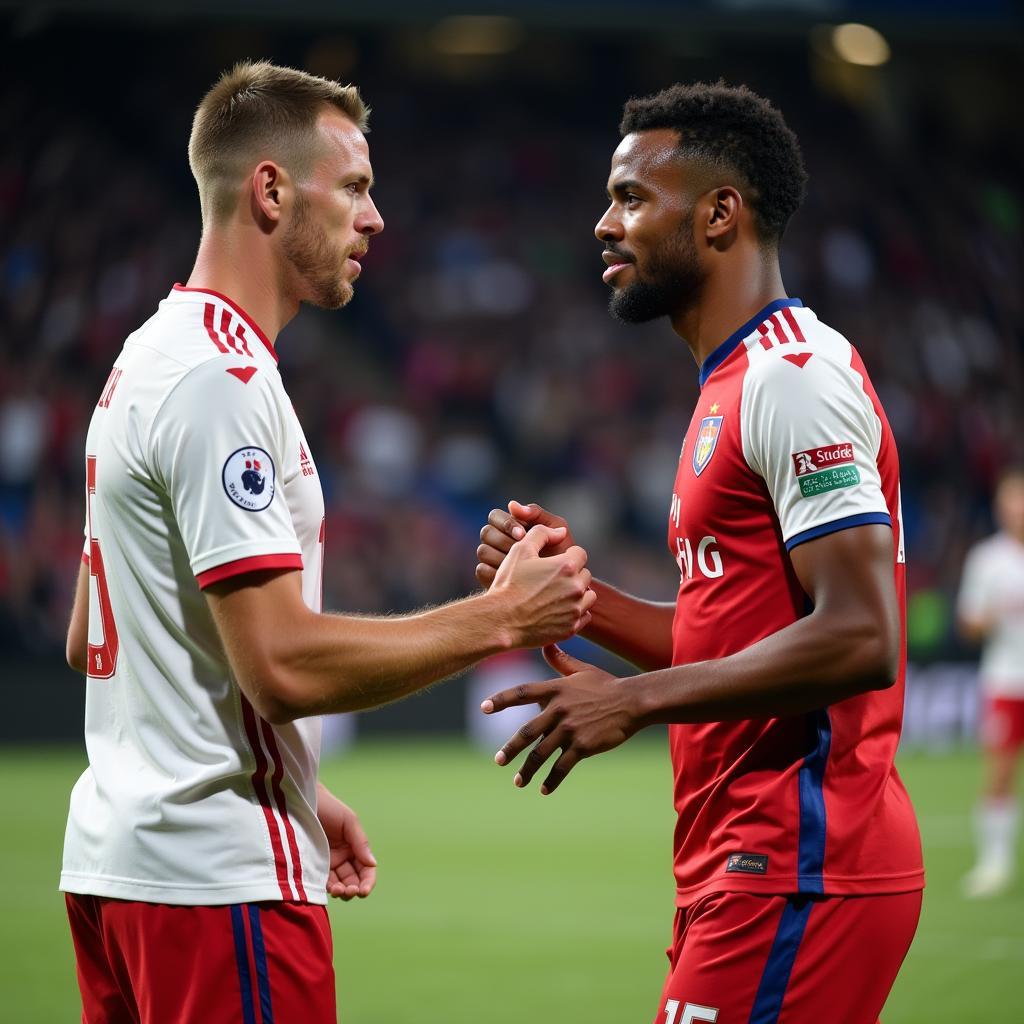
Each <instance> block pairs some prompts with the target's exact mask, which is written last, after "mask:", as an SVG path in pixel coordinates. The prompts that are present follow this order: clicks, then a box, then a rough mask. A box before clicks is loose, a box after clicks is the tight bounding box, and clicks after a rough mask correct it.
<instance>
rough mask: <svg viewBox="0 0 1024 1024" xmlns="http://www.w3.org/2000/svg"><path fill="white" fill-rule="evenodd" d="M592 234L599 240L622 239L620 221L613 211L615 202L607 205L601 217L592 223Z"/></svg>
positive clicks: (616, 240) (613, 240)
mask: <svg viewBox="0 0 1024 1024" xmlns="http://www.w3.org/2000/svg"><path fill="white" fill-rule="evenodd" d="M594 235H595V237H596V238H597V240H598V241H599V242H618V241H621V240H622V237H623V230H622V221H621V220H620V219H619V217H618V216H617V215H616V213H615V204H614V203H612V204H610V205H609V207H608V209H607V210H605V211H604V213H603V214H602V216H601V219H600V220H599V221H598V222H597V224H595V225H594Z"/></svg>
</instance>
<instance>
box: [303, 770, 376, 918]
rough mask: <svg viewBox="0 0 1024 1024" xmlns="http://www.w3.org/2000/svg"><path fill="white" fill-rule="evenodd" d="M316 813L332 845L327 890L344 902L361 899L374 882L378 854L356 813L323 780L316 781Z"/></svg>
mask: <svg viewBox="0 0 1024 1024" xmlns="http://www.w3.org/2000/svg"><path fill="white" fill-rule="evenodd" d="M316 797H317V799H316V816H317V817H318V818H319V819H320V824H321V825H322V826H323V829H324V832H325V833H326V834H327V842H328V843H329V844H330V848H331V859H330V870H329V871H328V874H327V892H328V895H330V896H335V897H337V898H338V899H341V900H345V901H346V902H347V901H348V900H350V899H352V898H353V897H355V896H358V897H359V898H360V899H364V898H365V897H367V896H369V895H370V893H371V892H372V891H373V887H374V886H375V885H376V884H377V858H376V857H374V855H373V853H372V852H371V850H370V842H369V840H368V839H367V838H366V833H365V832H364V831H363V826H362V825H361V824H360V823H359V816H358V815H357V814H356V812H355V811H353V810H352V808H351V807H349V806H348V804H345V803H342V802H341V801H340V800H339V799H338V798H337V797H336V796H335V795H334V794H333V793H332V792H331V791H330V790H329V789H328V788H327V787H326V786H325V785H324V784H323V783H322V782H321V783H319V784H318V785H317V792H316Z"/></svg>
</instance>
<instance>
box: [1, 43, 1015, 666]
mask: <svg viewBox="0 0 1024 1024" xmlns="http://www.w3.org/2000/svg"><path fill="white" fill-rule="evenodd" d="M9 45H10V44H9ZM152 45H153V46H154V47H155V48H156V47H157V46H158V44H157V43H156V41H155V40H153V41H152ZM144 46H145V44H143V48H144ZM272 55H274V56H277V57H278V58H279V59H281V54H280V53H276V54H272ZM289 57H291V59H292V60H293V62H295V63H299V62H301V60H302V56H301V54H299V55H293V54H291V53H285V54H284V58H285V59H288V58H289ZM136 60H137V61H138V60H139V57H138V54H136ZM224 63H227V62H226V61H225V62H224ZM642 63H643V62H642V60H639V59H635V58H634V59H633V60H632V62H631V63H626V62H620V63H619V64H618V65H617V64H616V61H615V60H613V59H609V57H608V56H607V54H606V55H605V56H604V57H599V58H595V59H594V60H593V62H592V63H587V62H586V61H585V60H582V58H581V59H580V60H578V61H577V62H576V63H575V64H574V65H573V66H572V67H571V69H569V70H567V71H566V74H568V75H571V76H572V78H571V84H568V85H565V86H564V87H562V86H557V87H556V86H555V84H554V83H556V82H557V81H558V79H557V77H555V76H554V75H553V74H552V73H551V72H549V73H548V75H549V77H548V78H537V79H534V80H520V79H515V78H512V79H510V78H509V77H502V76H495V77H491V78H486V77H485V78H482V79H480V80H477V81H474V82H473V83H472V84H471V85H469V84H466V83H464V82H460V81H457V80H455V79H452V78H449V79H443V78H438V79H427V78H424V77H422V76H421V77H417V75H416V73H415V72H414V71H411V70H407V71H403V67H402V65H401V63H400V62H398V61H396V60H395V59H393V58H391V59H385V57H384V56H381V58H380V66H379V68H378V69H376V70H375V69H374V68H373V67H371V65H370V62H369V61H368V60H364V61H363V63H361V64H358V65H357V66H356V68H355V71H354V72H353V77H355V78H356V79H357V80H358V81H359V82H360V83H361V85H362V86H363V88H364V92H365V94H366V96H367V98H368V100H369V101H370V103H371V105H372V106H373V108H374V113H373V117H372V120H371V128H372V132H371V135H370V137H369V139H370V145H371V157H372V159H373V163H374V168H375V171H376V174H377V179H378V182H379V184H378V186H377V189H376V191H375V196H376V198H377V199H378V204H379V206H380V209H381V212H382V214H383V217H384V220H385V230H384V233H383V234H382V235H381V236H380V238H379V239H377V240H375V241H374V243H373V244H372V246H371V249H370V252H369V255H368V256H367V257H366V258H365V260H364V262H363V267H364V273H363V276H362V279H361V280H360V282H359V284H358V289H357V290H358V294H357V297H356V299H355V300H354V301H353V303H352V304H351V305H350V306H349V307H348V308H347V309H346V310H344V311H342V312H340V313H331V314H325V313H321V312H318V311H315V310H306V309H304V310H303V311H302V312H301V313H300V314H299V316H298V317H297V318H296V320H295V321H294V322H293V323H292V324H291V325H289V326H288V327H287V328H286V330H285V331H284V333H283V334H282V336H281V338H280V340H279V346H278V351H279V354H280V359H281V370H282V374H283V376H284V379H285V383H286V386H287V388H288V390H289V392H290V394H291V397H292V399H293V402H294V404H295V407H296V409H297V411H298V413H299V416H300V418H301V420H302V422H303V424H304V427H305V430H306V434H307V437H308V438H309V440H310V444H311V447H312V454H313V457H314V459H315V460H316V462H317V466H318V469H319V471H320V476H321V479H322V482H323V485H324V489H325V497H326V500H327V504H328V514H327V545H326V551H327V566H326V571H325V605H326V606H327V607H329V608H333V609H344V610H352V611H360V612H385V611H393V610H402V609H408V608H412V607H415V606H419V605H423V604H427V603H436V602H439V601H444V600H447V599H449V598H452V597H454V596H456V595H458V594H461V593H464V592H466V591H467V590H469V589H472V588H473V587H474V586H475V584H474V580H473V570H474V566H475V561H476V559H475V554H474V549H475V546H476V543H477V539H476V538H477V531H478V530H479V527H480V525H481V524H482V522H483V519H484V517H485V516H486V513H487V511H488V510H489V509H490V508H491V507H492V506H493V505H495V504H499V505H500V504H504V503H505V502H506V501H507V500H508V499H509V498H511V497H514V498H517V499H519V500H522V501H530V500H535V501H540V502H541V503H543V504H545V505H546V506H548V507H550V508H552V509H554V510H557V511H558V512H560V513H561V514H563V515H566V516H567V517H568V518H569V519H570V521H571V522H572V523H573V525H574V529H575V531H576V533H577V535H578V537H579V538H580V540H581V542H582V543H584V544H585V545H586V546H587V547H588V549H589V551H590V554H591V566H592V568H593V569H594V572H595V574H596V575H599V576H602V577H606V578H609V579H611V580H613V581H615V582H617V583H619V584H621V585H622V586H624V587H626V588H627V589H630V590H632V591H634V592H637V593H641V594H644V595H646V596H650V597H661V598H663V599H666V598H671V597H672V596H673V595H674V592H675V587H676V585H677V583H678V575H677V570H676V568H675V565H674V563H673V561H672V559H671V557H670V556H669V554H668V553H667V551H666V550H665V547H664V545H665V529H666V518H667V512H668V495H669V492H670V488H671V482H672V478H673V475H674V470H675V465H676V461H677V458H678V452H679V444H680V441H681V439H682V435H683V432H684V430H685V427H686V424H687V423H688V421H689V417H690V414H691V412H692V408H693V404H694V401H695V397H696V394H697V383H696V368H695V366H694V365H693V361H692V359H691V357H690V354H689V352H688V351H687V350H686V348H685V346H684V345H682V343H681V342H679V340H678V339H677V338H676V337H675V336H674V335H673V334H672V333H671V331H670V329H669V328H668V326H667V324H665V323H660V324H653V325H647V326H645V327H642V328H628V327H624V326H622V325H619V324H617V323H616V322H614V321H613V320H611V318H610V317H609V316H608V315H607V313H606V310H605V303H606V296H605V291H604V286H603V285H602V284H601V281H600V273H601V270H602V266H603V265H602V264H601V262H600V258H599V253H600V246H599V245H598V244H597V242H596V241H595V239H594V238H593V235H592V229H593V225H594V223H595V222H596V220H597V219H598V217H599V216H600V214H601V212H602V210H603V208H604V202H605V199H604V181H605V178H606V176H607V168H608V159H609V156H610V153H611V151H612V149H613V148H614V146H615V144H616V141H617V131H616V125H617V121H618V114H619V109H620V106H621V102H622V101H623V100H624V99H625V98H626V97H627V96H628V95H629V93H630V92H638V91H650V90H653V89H654V88H656V87H658V86H659V85H661V84H667V83H668V82H670V81H671V80H672V78H670V77H665V73H664V69H663V68H660V69H658V73H657V75H655V73H654V72H653V71H652V72H650V73H648V74H646V75H645V74H644V72H643V70H642ZM185 64H188V62H185ZM219 66H224V65H223V64H221V65H219ZM609 66H612V67H616V66H617V67H619V68H620V70H621V71H622V80H621V81H609V80H608V76H607V74H606V72H607V68H608V67H609ZM638 68H639V69H640V70H637V69H638ZM217 69H218V65H216V64H215V63H213V62H212V59H208V63H207V64H205V65H203V64H200V66H199V67H198V68H197V67H195V66H192V65H188V66H182V64H181V63H180V62H179V63H177V64H175V63H174V62H171V63H167V62H161V63H160V75H159V77H158V76H157V75H156V74H155V73H154V72H152V71H150V72H148V73H147V72H146V70H145V68H144V67H142V66H141V65H140V66H139V67H138V68H136V69H135V70H134V71H133V76H132V77H131V79H130V81H131V88H128V89H122V90H120V91H118V90H116V89H114V88H113V87H112V86H111V84H110V80H109V77H108V78H104V77H103V76H102V74H101V73H99V72H97V76H96V78H95V79H89V78H86V77H76V79H75V82H74V85H73V86H72V85H71V84H70V79H69V80H68V81H65V82H64V83H63V87H62V88H56V87H54V85H53V83H52V81H50V80H48V81H47V82H46V83H44V80H43V75H42V73H41V72H40V74H39V76H38V78H35V77H34V76H33V74H32V73H31V71H29V70H24V67H23V73H22V74H20V75H15V76H14V77H13V79H11V78H7V79H5V81H4V84H3V85H2V86H0V99H2V102H0V130H2V132H3V137H4V140H5V143H4V148H3V150H2V156H0V637H2V638H3V640H4V641H5V643H6V644H7V645H8V646H10V645H12V644H13V646H14V648H15V649H20V650H22V651H26V652H40V653H49V652H56V651H59V650H60V649H61V647H62V644H63V635H64V629H65V625H66V620H67V614H68V610H69V601H70V593H71V584H72V581H73V579H74V577H75V574H76V572H77V565H78V561H79V558H80V552H81V547H82V527H83V517H84V463H83V454H82V453H83V443H84V436H85V431H86V428H87V425H88V422H89V417H90V415H91V412H92V409H93V407H94V406H95V403H96V401H97V399H98V397H99V394H100V391H101V389H102V386H103V383H104V381H105V379H106V377H107V374H108V372H109V369H110V366H111V363H112V361H113V360H114V358H115V357H116V355H117V353H118V351H119V349H120V346H121V343H122V341H123V339H124V337H125V336H126V335H127V334H128V333H129V332H131V331H132V330H133V329H134V328H135V327H137V326H138V325H139V324H140V323H141V322H142V321H143V320H145V319H146V318H147V317H148V316H149V315H150V314H151V313H152V312H153V310H154V309H155V306H156V304H157V302H159V300H160V299H161V298H162V297H163V296H164V295H165V294H166V293H167V292H168V291H169V290H170V287H171V285H172V284H173V283H174V282H175V281H184V280H185V279H186V277H187V276H188V273H189V270H190V268H191V263H192V258H193V255H194V252H195V248H196V244H197V241H198V237H199V230H200V224H199V220H198V203H197V202H196V199H195V197H194V195H193V192H192V189H191V181H190V179H189V177H188V170H187V165H186V162H185V147H186V142H187V136H188V127H189V121H190V114H191V110H192V109H193V106H194V104H195V102H197V101H198V99H199V97H200V95H201V93H202V91H203V90H204V89H205V87H206V86H207V85H208V84H210V82H211V81H212V78H213V77H214V76H215V73H216V70H217ZM313 69H314V70H317V68H316V67H314V68H313ZM630 69H633V70H632V71H630ZM673 71H674V73H675V74H676V75H677V76H678V77H684V76H685V77H707V76H708V74H709V71H708V70H707V68H706V67H705V66H704V65H700V66H699V67H697V68H696V69H694V70H693V71H691V69H690V68H688V67H687V66H686V65H685V64H680V65H679V66H678V67H676V68H674V69H673ZM627 72H628V73H627ZM629 73H632V74H633V75H634V77H633V78H630V77H629ZM721 73H723V74H725V77H726V78H727V79H729V80H732V81H737V80H745V81H747V82H748V83H749V84H750V85H751V86H753V87H754V88H759V89H760V90H762V91H764V92H766V93H767V94H769V95H770V96H772V97H773V98H774V99H775V100H776V102H777V103H778V104H779V106H780V107H781V108H782V109H783V112H784V113H785V114H786V116H787V118H788V119H789V120H790V123H791V124H792V125H793V127H794V128H795V129H796V130H797V132H798V134H799V135H800V137H801V140H802V142H803V145H804V149H805V155H806V159H807V164H808V169H809V171H810V175H811V188H810V194H809V196H808V200H807V203H806V206H805V208H804V210H803V211H802V212H801V213H800V214H799V215H798V217H797V218H796V220H795V221H794V223H793V225H792V227H791V229H790V231H789V233H788V235H787V239H786V242H785V245H784V259H783V268H784V275H785V279H786V282H787V286H788V289H789V292H790V294H792V295H798V296H800V297H801V298H803V300H804V302H805V303H806V304H808V305H810V306H812V307H813V308H814V309H815V310H816V311H817V312H818V314H819V316H821V317H822V319H824V320H825V321H827V322H829V323H830V324H832V325H833V326H835V327H836V328H837V329H839V330H840V331H842V332H843V333H844V334H846V335H847V337H849V338H850V340H851V341H853V343H854V344H855V345H857V346H858V348H859V349H860V351H861V353H862V355H863V357H864V360H865V362H866V364H867V366H868V368H869V371H870V372H871V374H872V377H873V379H874V382H875V384H876V387H877V389H878V391H879V393H880V396H881V398H882V401H883V404H884V405H885V407H886V409H887V412H888V415H889V418H890V420H891V422H892V426H893V429H894V431H895V434H896V437H897V440H898V442H899V445H900V454H901V459H902V481H903V485H902V486H903V491H902V494H903V511H904V519H905V529H906V537H907V546H908V566H909V580H910V591H911V597H910V624H911V646H912V650H913V653H914V654H915V656H917V657H918V658H922V659H928V658H932V657H938V656H944V655H948V654H949V653H951V652H953V651H955V641H954V639H953V635H952V631H951V627H950V621H951V615H950V600H951V596H952V595H953V594H954V592H955V588H956V585H957V581H958V574H959V569H960V566H961V563H962V559H963V555H964V551H965V549H966V547H967V546H968V545H969V544H970V543H971V542H972V541H973V540H975V539H976V538H977V537H978V536H980V535H982V534H983V533H985V532H986V531H988V530H989V529H990V528H991V519H990V515H991V512H990V495H991V490H992V484H993V479H994V476H995V475H996V474H997V473H998V471H999V469H1000V467H1001V466H1003V465H1004V464H1006V463H1007V462H1009V461H1011V460H1020V459H1021V458H1022V457H1024V402H1022V393H1024V388H1022V379H1024V358H1022V356H1024V297H1022V290H1021V287H1020V284H1021V281H1024V247H1022V243H1021V227H1022V219H1024V192H1022V188H1021V182H1022V180H1024V177H1022V175H1021V170H1022V168H1021V166H1020V163H1019V151H1018V152H1013V151H1012V150H1011V149H1010V148H1009V143H1008V142H1007V141H1006V140H1005V139H1003V138H1001V137H1000V136H999V135H998V133H992V134H989V135H986V136H984V137H981V138H978V137H975V138H970V139H965V138H963V137H962V136H961V135H960V134H958V132H957V130H956V129H955V128H954V127H953V126H952V125H950V124H947V123H946V122H945V121H944V120H943V118H942V117H941V116H937V115H935V114H931V115H930V114H929V111H928V110H919V111H917V112H916V116H915V119H914V121H913V123H905V124H901V125H898V126H897V130H893V128H892V126H891V125H890V126H888V127H886V125H885V124H880V123H879V121H878V120H877V119H876V118H874V117H872V116H871V115H870V114H869V113H868V112H866V111H864V110H863V109H861V110H858V109H855V108H854V107H853V106H851V105H850V104H848V103H845V102H843V101H841V100H839V99H836V98H829V97H828V96H826V95H824V94H823V93H821V92H818V91H816V90H815V88H814V87H813V85H812V84H811V83H810V82H809V81H808V80H807V76H806V73H804V72H800V73H796V72H790V74H789V77H778V76H777V75H776V73H775V72H774V71H773V70H772V69H771V68H763V69H760V70H759V73H758V74H750V73H744V71H743V70H740V71H738V72H737V73H736V74H730V73H729V69H728V68H725V69H722V72H721ZM715 74H716V77H717V73H715ZM70 93H74V95H70ZM1007 134H1009V128H1007Z"/></svg>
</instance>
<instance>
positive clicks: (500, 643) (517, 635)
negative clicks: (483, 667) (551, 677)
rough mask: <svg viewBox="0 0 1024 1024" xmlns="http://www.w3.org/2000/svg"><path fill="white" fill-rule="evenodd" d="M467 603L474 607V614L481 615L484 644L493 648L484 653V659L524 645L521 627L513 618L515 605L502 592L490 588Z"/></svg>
mask: <svg viewBox="0 0 1024 1024" xmlns="http://www.w3.org/2000/svg"><path fill="white" fill-rule="evenodd" d="M469 601H470V602H471V603H474V604H475V605H476V607H475V608H474V609H473V611H474V613H475V612H477V611H479V612H481V613H482V614H481V615H480V619H479V621H480V622H482V623H484V624H485V629H486V635H485V642H486V643H487V644H489V645H491V646H492V647H493V649H490V650H488V651H486V652H485V655H484V656H485V657H487V656H489V655H491V654H502V653H504V652H505V651H513V650H515V649H516V648H518V647H523V646H524V645H525V640H524V636H523V629H522V626H521V624H519V623H518V622H517V621H516V617H515V610H516V609H515V604H514V603H513V602H512V601H510V600H509V599H508V595H507V594H506V593H505V591H504V590H502V589H495V588H493V587H492V588H491V589H490V590H487V591H485V592H484V593H482V594H480V595H478V596H476V597H471V598H469Z"/></svg>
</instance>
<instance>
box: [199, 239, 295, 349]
mask: <svg viewBox="0 0 1024 1024" xmlns="http://www.w3.org/2000/svg"><path fill="white" fill-rule="evenodd" d="M186 287H188V288H205V289H208V290H209V291H214V292H220V293H221V294H222V295H226V296H227V297H228V298H229V299H231V300H232V301H234V302H235V303H237V304H238V305H239V306H241V308H242V309H244V310H245V312H246V313H247V314H248V315H249V316H250V317H251V318H252V319H253V320H254V321H255V322H256V323H257V324H258V325H259V328H260V330H262V331H263V333H264V334H265V335H266V336H267V339H268V340H269V341H270V343H271V345H276V344H277V336H278V334H280V332H281V329H282V328H283V327H284V326H285V324H287V323H288V321H289V320H291V319H292V317H293V316H295V314H296V313H297V312H298V311H299V304H298V302H297V301H295V300H294V299H291V298H289V297H288V296H286V295H285V294H284V293H283V289H282V287H281V282H280V279H279V277H278V273H277V269H276V267H275V264H274V260H273V256H272V253H271V251H270V248H269V246H268V244H267V240H266V237H265V236H264V235H263V234H262V233H261V232H259V231H258V229H257V228H256V227H255V226H254V225H253V226H237V225H231V226H230V227H228V228H224V229H221V228H214V229H212V230H209V231H204V232H203V238H202V241H201V242H200V243H199V252H198V253H197V255H196V262H195V266H194V267H193V268H192V273H191V274H190V275H189V278H188V281H187V282H186Z"/></svg>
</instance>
